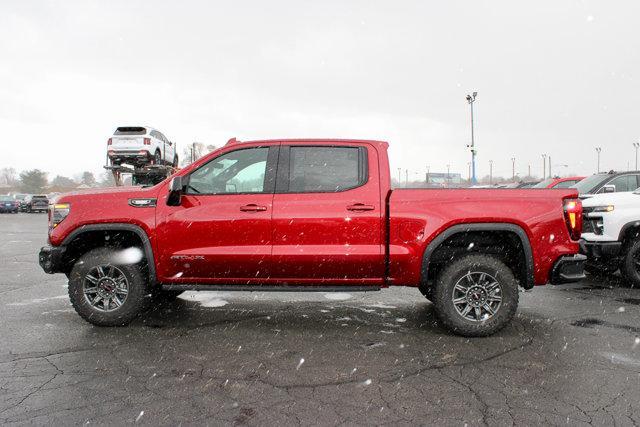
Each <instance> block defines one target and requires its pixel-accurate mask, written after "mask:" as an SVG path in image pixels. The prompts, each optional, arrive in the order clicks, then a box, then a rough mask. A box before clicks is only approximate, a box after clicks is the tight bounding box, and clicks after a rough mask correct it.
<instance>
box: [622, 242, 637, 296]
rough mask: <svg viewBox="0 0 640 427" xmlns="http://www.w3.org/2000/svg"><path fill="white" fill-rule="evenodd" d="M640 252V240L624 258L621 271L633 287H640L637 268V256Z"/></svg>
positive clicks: (630, 248)
mask: <svg viewBox="0 0 640 427" xmlns="http://www.w3.org/2000/svg"><path fill="white" fill-rule="evenodd" d="M639 252H640V240H638V241H635V242H634V243H633V244H631V246H630V247H629V250H628V251H627V253H626V254H625V256H624V261H623V263H622V268H621V270H622V271H623V273H624V277H625V279H627V280H628V281H629V282H631V283H630V284H631V285H632V286H633V287H640V272H638V269H637V268H636V256H637V255H638V253H639Z"/></svg>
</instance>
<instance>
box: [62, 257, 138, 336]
mask: <svg viewBox="0 0 640 427" xmlns="http://www.w3.org/2000/svg"><path fill="white" fill-rule="evenodd" d="M115 251H116V250H115V249H107V248H100V249H94V250H92V251H90V252H88V253H86V254H85V255H83V256H82V257H80V259H79V260H78V261H77V262H76V263H75V265H74V267H73V269H72V271H71V274H70V276H69V298H70V299H71V303H72V305H73V307H74V309H75V310H76V312H77V313H78V314H79V315H80V316H81V317H82V318H84V319H85V320H87V321H88V322H90V323H93V324H94V325H98V326H120V325H126V324H127V323H129V322H131V321H132V320H133V319H135V317H136V316H137V315H138V314H140V313H141V312H142V310H143V309H144V308H145V307H146V305H147V303H148V299H149V298H148V294H149V293H148V291H147V289H148V286H147V283H146V278H145V276H144V275H143V273H142V269H141V267H140V265H139V264H115V263H111V262H110V261H109V260H111V259H112V258H113V254H114V252H115ZM109 264H110V265H114V266H116V267H117V268H118V269H120V271H122V273H123V274H124V275H125V277H126V278H127V281H128V282H129V283H128V285H129V289H128V294H127V299H126V300H125V301H124V303H123V304H122V306H121V307H119V308H118V309H116V310H113V311H109V312H104V311H100V310H97V309H96V308H95V307H93V306H92V305H91V304H90V303H89V302H88V301H87V300H86V298H85V296H84V286H83V284H84V278H85V276H86V274H87V273H88V272H89V271H90V270H91V269H92V268H93V267H96V266H98V265H109Z"/></svg>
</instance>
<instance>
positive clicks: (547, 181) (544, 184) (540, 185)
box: [531, 178, 555, 188]
mask: <svg viewBox="0 0 640 427" xmlns="http://www.w3.org/2000/svg"><path fill="white" fill-rule="evenodd" d="M553 181H555V180H554V179H553V178H549V179H545V180H544V181H542V182H539V183H537V184H536V185H534V186H533V187H531V188H547V187H548V186H549V185H551V183H552V182H553Z"/></svg>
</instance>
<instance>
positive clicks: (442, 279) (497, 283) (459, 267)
mask: <svg viewBox="0 0 640 427" xmlns="http://www.w3.org/2000/svg"><path fill="white" fill-rule="evenodd" d="M433 297H434V300H433V302H434V304H435V309H436V314H437V316H438V318H439V319H440V321H442V323H443V324H444V325H445V326H446V327H447V328H448V329H450V330H451V331H452V332H454V333H456V334H459V335H462V336H466V337H482V336H488V335H491V334H493V333H495V332H497V331H499V330H500V329H502V328H504V327H505V326H506V325H507V323H509V322H510V321H511V319H512V318H513V316H514V315H515V313H516V309H517V308H518V282H517V280H516V278H515V276H514V275H513V272H512V271H511V269H510V268H509V267H507V266H506V265H505V264H504V263H503V262H502V261H501V260H500V259H499V258H498V257H496V256H493V255H481V254H472V255H467V256H465V257H463V258H460V259H458V260H456V261H454V262H453V263H451V264H449V265H448V266H446V267H445V268H444V269H443V270H442V271H441V272H440V274H439V275H438V277H437V279H436V286H435V289H434V292H433Z"/></svg>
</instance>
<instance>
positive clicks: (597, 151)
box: [596, 147, 602, 173]
mask: <svg viewBox="0 0 640 427" xmlns="http://www.w3.org/2000/svg"><path fill="white" fill-rule="evenodd" d="M601 152H602V147H596V153H598V173H600V153H601Z"/></svg>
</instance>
